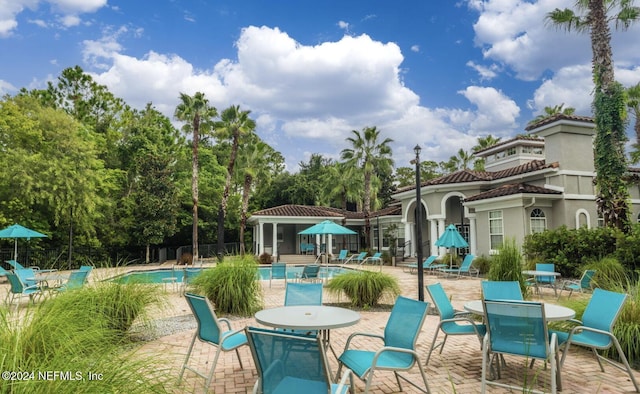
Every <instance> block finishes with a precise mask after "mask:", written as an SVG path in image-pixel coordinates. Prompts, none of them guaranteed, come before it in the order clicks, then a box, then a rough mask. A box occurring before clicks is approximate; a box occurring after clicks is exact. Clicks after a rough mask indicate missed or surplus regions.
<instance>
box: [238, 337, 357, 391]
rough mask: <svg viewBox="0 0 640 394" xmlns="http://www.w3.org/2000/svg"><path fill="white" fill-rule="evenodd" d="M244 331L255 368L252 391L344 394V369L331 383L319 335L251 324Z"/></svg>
mask: <svg viewBox="0 0 640 394" xmlns="http://www.w3.org/2000/svg"><path fill="white" fill-rule="evenodd" d="M245 333H246V337H247V339H248V342H249V348H250V349H251V355H252V356H253V361H254V363H255V365H256V369H257V371H258V380H257V381H256V383H255V385H254V387H253V392H254V393H262V394H272V393H331V394H346V393H347V392H348V391H349V389H351V388H352V386H351V384H350V383H352V382H351V379H350V378H351V374H350V371H348V370H347V371H345V373H344V374H343V375H342V379H341V380H340V382H339V383H337V384H336V383H333V382H332V378H333V377H332V376H331V372H330V370H329V363H328V362H327V356H326V351H325V348H324V345H323V343H322V338H320V337H318V336H315V337H310V336H306V335H298V334H293V333H285V332H282V331H273V330H266V329H261V328H255V327H247V328H246V330H245ZM292 349H295V350H292ZM338 373H339V372H338Z"/></svg>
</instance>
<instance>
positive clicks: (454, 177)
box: [398, 160, 559, 192]
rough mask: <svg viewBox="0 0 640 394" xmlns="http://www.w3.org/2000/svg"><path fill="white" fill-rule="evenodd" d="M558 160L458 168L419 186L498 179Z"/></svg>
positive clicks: (541, 168)
mask: <svg viewBox="0 0 640 394" xmlns="http://www.w3.org/2000/svg"><path fill="white" fill-rule="evenodd" d="M558 166H559V164H558V162H554V163H549V164H546V162H545V161H544V160H532V161H530V162H528V163H524V164H521V165H519V166H515V167H511V168H507V169H505V170H500V171H473V170H460V171H456V172H454V173H453V174H448V175H444V176H441V177H439V178H434V179H429V180H428V181H425V182H422V184H421V187H426V186H432V185H447V184H452V183H468V182H488V181H495V180H499V179H504V178H508V177H511V176H516V175H522V174H526V173H529V172H534V171H539V170H544V169H547V168H558ZM415 188H416V186H415V185H410V186H406V187H404V188H401V189H398V192H403V191H407V190H412V189H415Z"/></svg>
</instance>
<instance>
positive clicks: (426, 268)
mask: <svg viewBox="0 0 640 394" xmlns="http://www.w3.org/2000/svg"><path fill="white" fill-rule="evenodd" d="M437 258H438V256H434V255H431V256H429V257H427V258H426V259H425V260H424V261H423V262H422V269H423V272H435V270H437V269H438V268H445V267H447V265H446V264H436V259H437ZM406 268H409V273H410V274H413V273H415V272H416V271H417V270H418V264H417V263H411V264H407V266H406Z"/></svg>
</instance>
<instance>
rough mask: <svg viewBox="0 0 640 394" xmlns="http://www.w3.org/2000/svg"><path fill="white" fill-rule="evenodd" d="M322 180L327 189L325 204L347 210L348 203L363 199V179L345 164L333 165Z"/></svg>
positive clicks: (329, 166)
mask: <svg viewBox="0 0 640 394" xmlns="http://www.w3.org/2000/svg"><path fill="white" fill-rule="evenodd" d="M325 169H326V171H325V172H324V174H323V177H322V179H321V182H322V185H324V187H325V193H324V196H325V198H326V200H325V201H323V203H325V204H327V205H331V206H334V207H336V208H341V209H344V210H346V209H347V204H348V203H350V202H351V203H353V202H357V201H358V200H360V199H362V177H361V176H359V175H360V174H356V173H355V172H354V169H353V168H351V167H349V166H347V165H345V163H336V162H334V163H331V164H330V165H328V166H327V167H326V168H325Z"/></svg>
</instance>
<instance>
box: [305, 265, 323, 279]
mask: <svg viewBox="0 0 640 394" xmlns="http://www.w3.org/2000/svg"><path fill="white" fill-rule="evenodd" d="M319 274H320V266H319V265H317V264H309V265H305V266H304V267H303V268H302V273H301V274H300V279H302V280H305V279H311V280H313V279H319V277H318V275H319Z"/></svg>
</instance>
